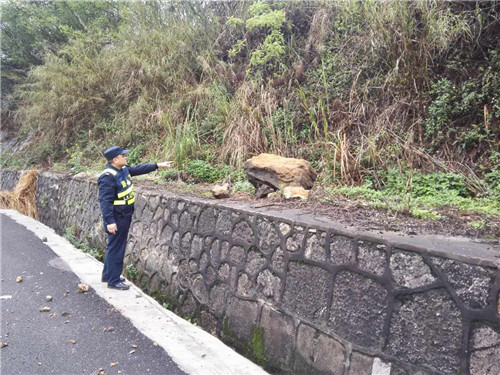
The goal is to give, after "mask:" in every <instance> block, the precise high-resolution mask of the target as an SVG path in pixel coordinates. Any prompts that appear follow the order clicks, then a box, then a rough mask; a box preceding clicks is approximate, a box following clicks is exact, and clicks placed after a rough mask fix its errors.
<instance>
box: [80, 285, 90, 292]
mask: <svg viewBox="0 0 500 375" xmlns="http://www.w3.org/2000/svg"><path fill="white" fill-rule="evenodd" d="M88 291H89V286H88V285H86V284H78V293H87V292H88Z"/></svg>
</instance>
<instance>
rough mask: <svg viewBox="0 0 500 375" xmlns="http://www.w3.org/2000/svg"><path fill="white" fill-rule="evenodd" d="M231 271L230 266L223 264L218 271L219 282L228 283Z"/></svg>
mask: <svg viewBox="0 0 500 375" xmlns="http://www.w3.org/2000/svg"><path fill="white" fill-rule="evenodd" d="M229 270H230V267H229V264H227V263H222V264H221V265H220V267H219V270H218V276H219V280H221V281H226V280H227V279H228V278H229Z"/></svg>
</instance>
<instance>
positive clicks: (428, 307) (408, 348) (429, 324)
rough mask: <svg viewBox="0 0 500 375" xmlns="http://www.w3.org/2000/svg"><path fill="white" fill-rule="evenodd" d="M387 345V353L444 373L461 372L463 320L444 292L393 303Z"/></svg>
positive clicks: (438, 290)
mask: <svg viewBox="0 0 500 375" xmlns="http://www.w3.org/2000/svg"><path fill="white" fill-rule="evenodd" d="M396 304H397V305H396V307H395V311H394V312H393V316H392V320H391V323H390V329H389V331H390V332H389V338H388V342H387V346H386V351H387V353H388V354H390V355H392V356H394V357H396V358H398V359H400V360H402V361H405V362H408V363H411V364H414V365H416V366H419V367H421V368H422V367H423V368H428V369H430V370H433V371H436V372H440V373H443V374H457V373H459V369H460V349H461V344H462V332H463V324H464V323H463V318H462V314H461V313H460V310H459V309H458V307H457V306H456V305H455V302H454V301H453V300H452V298H451V297H450V296H449V295H448V294H447V293H446V291H445V290H444V289H437V290H431V291H428V292H425V293H416V294H412V295H409V296H405V297H404V298H403V299H402V300H401V301H399V304H398V301H396Z"/></svg>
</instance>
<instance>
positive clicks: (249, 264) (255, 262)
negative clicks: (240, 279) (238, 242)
mask: <svg viewBox="0 0 500 375" xmlns="http://www.w3.org/2000/svg"><path fill="white" fill-rule="evenodd" d="M266 264H267V259H266V258H264V256H263V255H262V253H261V252H260V251H256V250H255V248H251V249H250V251H249V252H248V256H247V261H246V263H245V272H247V273H248V274H249V275H250V276H255V275H257V273H259V272H260V271H261V270H262V268H263V267H264V266H265V265H266Z"/></svg>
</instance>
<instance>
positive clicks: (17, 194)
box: [0, 169, 38, 219]
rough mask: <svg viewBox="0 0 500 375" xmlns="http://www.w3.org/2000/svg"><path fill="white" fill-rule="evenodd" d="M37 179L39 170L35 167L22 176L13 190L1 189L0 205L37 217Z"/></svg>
mask: <svg viewBox="0 0 500 375" xmlns="http://www.w3.org/2000/svg"><path fill="white" fill-rule="evenodd" d="M36 180H37V172H36V170H34V169H33V170H31V171H29V172H27V173H26V174H24V175H23V176H21V178H20V179H19V182H18V183H17V185H16V187H15V188H14V189H13V190H3V191H0V207H1V208H10V209H14V210H17V211H19V212H20V213H22V214H24V215H27V216H31V217H33V218H35V219H37V218H38V211H37V208H36V199H35V198H36Z"/></svg>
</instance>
